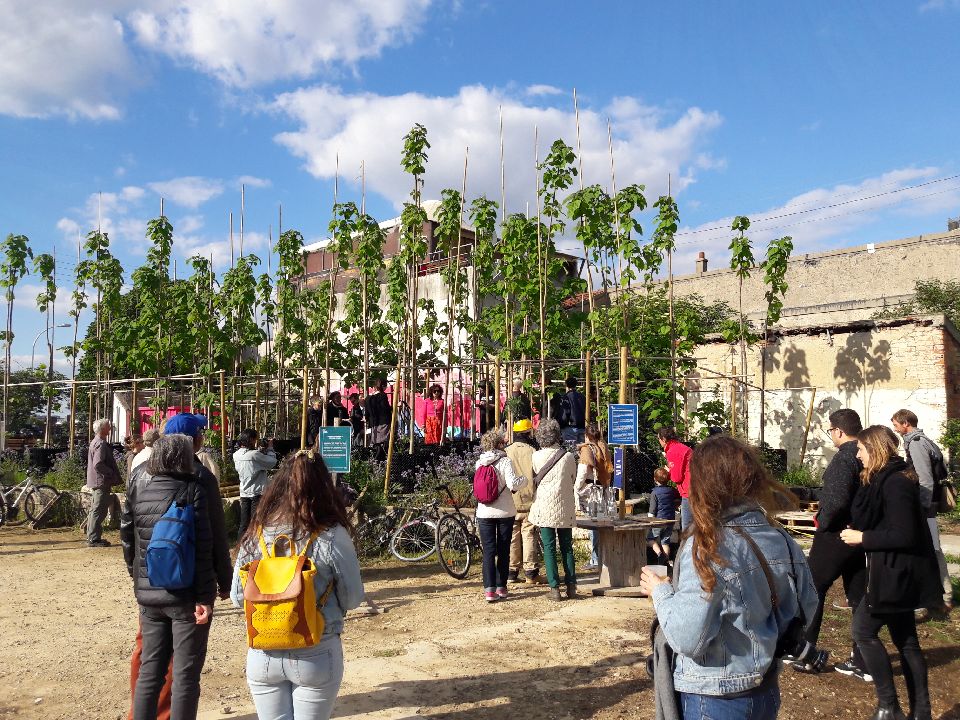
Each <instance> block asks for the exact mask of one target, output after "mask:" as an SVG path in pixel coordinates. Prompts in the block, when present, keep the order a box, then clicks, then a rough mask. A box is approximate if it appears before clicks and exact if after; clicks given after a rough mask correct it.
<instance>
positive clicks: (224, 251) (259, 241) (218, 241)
mask: <svg viewBox="0 0 960 720" xmlns="http://www.w3.org/2000/svg"><path fill="white" fill-rule="evenodd" d="M268 247H269V237H268V236H267V235H266V233H260V232H246V233H244V235H243V254H244V255H251V254H252V255H256V256H257V257H259V258H260V265H259V266H257V267H256V268H255V269H254V272H255V273H256V274H257V275H259V274H260V273H263V272H266V271H267V264H266V263H267V256H266V253H267V248H268ZM174 251H175V252H177V253H179V254H180V256H181V257H183V258H184V259H185V260H186V259H189V258H191V257H193V256H194V255H200V256H202V257H205V258H209V257H210V256H211V255H212V256H213V265H214V267H215V268H216V269H217V272H223V271H224V270H226V269H228V268H229V267H230V258H231V251H230V237H229V235H227V236H226V237H222V236H221V237H219V238H217V237H214V236H209V235H190V234H187V233H186V231H184V233H183V234H178V235H177V241H176V243H175V245H174ZM239 255H240V235H239V233H236V232H235V233H234V235H233V256H234V257H237V256H239Z"/></svg>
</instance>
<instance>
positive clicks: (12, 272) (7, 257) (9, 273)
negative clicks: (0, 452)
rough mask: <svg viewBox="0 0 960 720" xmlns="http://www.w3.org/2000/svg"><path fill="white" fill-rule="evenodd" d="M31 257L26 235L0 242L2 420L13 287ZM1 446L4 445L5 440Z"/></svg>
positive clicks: (25, 272) (5, 418) (6, 385)
mask: <svg viewBox="0 0 960 720" xmlns="http://www.w3.org/2000/svg"><path fill="white" fill-rule="evenodd" d="M32 258H33V251H32V250H31V249H30V239H29V238H28V237H27V236H26V235H13V234H10V235H7V239H6V240H4V241H3V242H2V243H0V287H2V288H3V289H4V291H5V292H4V294H5V297H6V300H7V329H6V331H5V332H4V340H5V341H6V342H5V355H4V363H3V420H4V422H5V423H6V421H7V405H8V391H7V390H8V386H9V385H10V345H11V343H13V300H14V288H16V286H17V283H18V282H20V279H21V278H22V277H23V276H24V275H27V274H28V273H29V272H30V271H29V269H28V268H27V261H28V260H30V259H32ZM2 447H6V440H4V443H3V445H2Z"/></svg>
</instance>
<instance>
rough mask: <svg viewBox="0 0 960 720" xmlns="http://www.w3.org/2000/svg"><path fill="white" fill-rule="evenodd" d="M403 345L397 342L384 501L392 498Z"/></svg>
mask: <svg viewBox="0 0 960 720" xmlns="http://www.w3.org/2000/svg"><path fill="white" fill-rule="evenodd" d="M401 347H403V345H401V343H400V342H399V338H398V342H397V374H396V375H395V376H394V377H395V379H394V382H393V402H392V403H390V437H389V438H388V440H387V466H386V468H385V474H384V476H383V499H384V501H386V500H387V498H389V497H390V471H391V469H392V468H393V450H394V445H395V444H396V437H397V411H398V409H397V405H399V404H400V377H401V373H402V372H403V368H402V362H403V352H402V351H401V349H400V348H401Z"/></svg>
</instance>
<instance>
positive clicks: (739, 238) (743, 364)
mask: <svg viewBox="0 0 960 720" xmlns="http://www.w3.org/2000/svg"><path fill="white" fill-rule="evenodd" d="M749 228H750V219H749V218H747V217H744V216H743V215H737V216H736V217H735V218H734V219H733V223H732V225H731V226H730V229H731V230H733V231H734V232H735V233H737V234H736V235H734V236H733V238H732V239H731V241H730V269H731V270H733V272H734V274H735V275H736V276H737V280H738V282H739V294H738V305H737V309H738V312H739V314H740V333H739V340H740V383H742V384H743V387H744V388H746V382H747V331H746V322H745V320H746V319H745V318H744V316H743V281H744V280H746V279H747V278H749V277H750V271H751V270H752V269H753V267H754V265H756V260H755V259H754V257H753V248H752V246H751V244H750V238H748V237H747V235H746V232H747V230H748V229H749ZM741 407H742V408H743V423H744V427H746V423H747V403H746V402H743V403H741ZM731 431H732V432H736V429H735V428H731Z"/></svg>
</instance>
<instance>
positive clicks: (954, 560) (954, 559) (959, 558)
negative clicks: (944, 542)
mask: <svg viewBox="0 0 960 720" xmlns="http://www.w3.org/2000/svg"><path fill="white" fill-rule="evenodd" d="M943 557H945V558H946V559H947V562H948V563H950V564H953V565H960V555H951V554H950V553H945V554H944V556H943Z"/></svg>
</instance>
